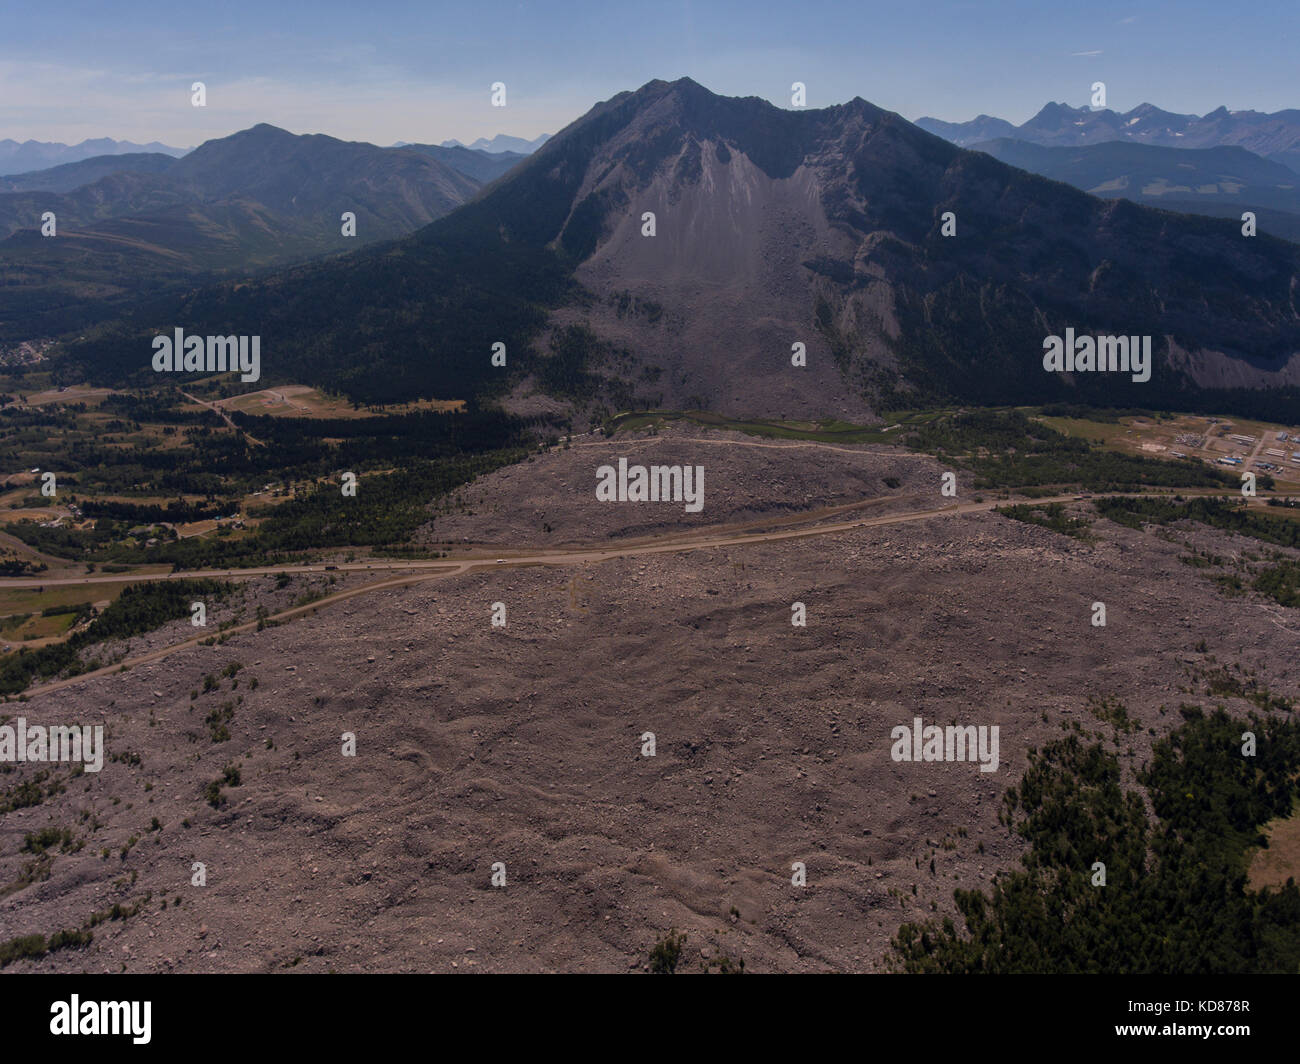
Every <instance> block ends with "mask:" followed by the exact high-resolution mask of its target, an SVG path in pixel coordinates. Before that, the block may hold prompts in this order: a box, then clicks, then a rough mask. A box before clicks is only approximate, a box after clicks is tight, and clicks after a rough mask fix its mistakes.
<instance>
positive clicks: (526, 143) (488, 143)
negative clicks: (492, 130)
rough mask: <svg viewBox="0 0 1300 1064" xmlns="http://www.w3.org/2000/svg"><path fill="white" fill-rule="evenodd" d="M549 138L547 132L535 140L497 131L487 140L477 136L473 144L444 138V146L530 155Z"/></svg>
mask: <svg viewBox="0 0 1300 1064" xmlns="http://www.w3.org/2000/svg"><path fill="white" fill-rule="evenodd" d="M550 139H551V135H550V134H549V133H543V134H542V135H541V136H540V137H537V138H536V139H535V140H524V139H523V138H522V137H508V136H506V135H505V134H504V133H498V134H497V135H496V136H495V137H493V138H492V139H491V140H489V139H488V138H487V137H479V139H478V140H476V141H475V142H474V143H473V144H462V143H461V142H460V141H458V140H444V141H443V142H442V147H444V148H466V147H467V148H469V149H470V150H471V151H486V152H503V151H508V152H514V153H515V154H517V155H531V154H532V153H533V152H535V151H536V150H537V149H538V148H540V147H541V146H542V145H543V144H545V143H546V142H547V141H548V140H550Z"/></svg>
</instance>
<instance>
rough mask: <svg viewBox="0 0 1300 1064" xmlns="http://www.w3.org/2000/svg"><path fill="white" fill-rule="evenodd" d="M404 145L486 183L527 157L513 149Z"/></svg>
mask: <svg viewBox="0 0 1300 1064" xmlns="http://www.w3.org/2000/svg"><path fill="white" fill-rule="evenodd" d="M394 147H396V145H394ZM402 147H403V148H404V149H405V150H406V151H418V152H420V153H421V154H423V155H428V156H430V157H431V158H434V159H437V160H438V161H439V162H441V163H444V164H445V165H447V166H450V167H451V168H452V169H453V170H459V171H460V172H461V173H462V174H465V175H466V176H467V177H472V178H473V179H474V180H475V181H478V182H481V183H482V184H485V185H486V184H488V183H489V182H491V181H495V180H496V179H497V178H498V177H500V176H501V175H502V174H504V173H506V172H507V171H509V170H510V169H511V168H513V167H514V165H515V163H517V162H518V161H519V160H520V159H523V158H526V156H524V155H521V154H520V153H518V152H513V151H501V152H488V151H483V150H482V149H479V148H460V147H456V148H447V147H442V146H440V145H437V144H404V145H402Z"/></svg>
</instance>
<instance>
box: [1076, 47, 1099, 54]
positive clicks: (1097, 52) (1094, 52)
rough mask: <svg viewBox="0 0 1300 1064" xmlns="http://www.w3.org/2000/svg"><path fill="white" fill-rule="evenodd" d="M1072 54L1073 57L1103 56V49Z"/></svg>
mask: <svg viewBox="0 0 1300 1064" xmlns="http://www.w3.org/2000/svg"><path fill="white" fill-rule="evenodd" d="M1070 54H1071V55H1101V49H1100V48H1098V49H1097V50H1096V51H1093V52H1071V53H1070Z"/></svg>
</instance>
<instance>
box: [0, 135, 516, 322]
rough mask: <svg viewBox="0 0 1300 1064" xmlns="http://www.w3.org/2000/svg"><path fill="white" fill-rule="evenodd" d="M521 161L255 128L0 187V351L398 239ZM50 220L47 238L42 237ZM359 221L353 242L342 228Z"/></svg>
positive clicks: (88, 162)
mask: <svg viewBox="0 0 1300 1064" xmlns="http://www.w3.org/2000/svg"><path fill="white" fill-rule="evenodd" d="M520 158H521V156H516V155H509V154H500V153H499V154H489V153H486V152H479V151H473V150H470V149H466V148H456V149H447V148H441V147H435V146H430V145H412V146H410V147H407V148H401V149H397V148H379V147H376V146H374V145H372V144H362V143H356V142H349V141H341V140H336V139H334V138H333V137H326V136H319V135H311V136H297V135H294V134H292V133H288V132H286V131H285V130H282V129H277V128H276V127H274V126H269V125H259V126H255V127H253V128H252V129H248V130H244V131H242V132H240V133H235V134H233V135H231V136H229V137H222V138H220V139H217V140H211V141H207V142H206V143H204V144H202V145H200V146H199V147H198V148H196V149H194V151H192V152H190V153H188V154H186V155H185V156H183V157H181V158H173V157H171V156H169V155H165V154H161V153H130V154H123V155H111V156H99V157H95V158H90V159H84V160H81V161H79V162H74V163H67V164H63V165H60V166H57V167H53V168H51V169H48V170H43V171H35V172H29V173H26V174H21V175H18V176H15V177H9V178H4V179H0V275H3V277H4V284H3V285H0V339H4V340H21V339H29V338H32V337H36V336H44V335H50V334H51V333H59V332H65V331H67V330H69V329H74V328H81V327H83V326H84V325H86V324H88V323H90V322H92V321H96V320H100V319H102V318H104V317H106V316H111V315H113V314H115V313H117V312H118V308H119V307H120V306H121V305H122V304H123V303H124V302H126V301H129V300H131V299H133V298H138V297H139V295H140V293H141V292H148V293H151V294H158V293H162V292H165V291H167V290H168V289H169V288H175V287H178V286H184V285H190V284H193V283H195V281H196V280H198V279H200V278H202V277H204V276H211V275H213V274H215V273H219V272H222V271H236V272H239V273H241V274H242V273H247V272H249V271H252V270H256V269H261V268H265V267H268V266H273V265H277V264H282V263H288V262H295V261H301V260H304V259H308V258H311V257H314V256H319V255H325V254H331V253H340V252H345V251H350V250H353V249H354V248H356V247H358V246H359V245H362V244H366V243H370V242H372V241H376V240H387V239H392V238H394V237H398V236H403V235H405V234H407V233H410V232H412V231H414V230H415V229H418V228H419V227H420V226H422V225H425V224H427V223H428V222H430V221H432V220H434V219H435V218H439V217H441V216H442V215H444V214H446V213H447V212H448V211H450V210H452V209H453V208H455V207H457V206H459V205H460V204H462V203H464V202H466V201H467V200H468V199H470V198H471V197H472V196H474V195H475V194H476V193H477V192H478V190H479V188H480V187H481V186H482V185H483V184H485V183H487V182H488V181H490V180H492V179H494V178H496V177H498V176H500V174H501V173H503V172H504V171H505V170H507V169H509V168H510V167H511V166H513V165H514V164H515V163H516V162H517V161H518V160H519V159H520ZM46 211H53V212H54V214H55V217H56V219H57V227H58V229H57V236H56V237H54V238H46V237H42V236H41V235H40V234H39V227H40V225H41V217H42V214H43V213H44V212H46ZM344 211H351V212H352V213H353V214H355V216H356V236H355V238H351V237H345V236H343V235H342V233H341V228H342V222H341V215H342V214H343V212H344Z"/></svg>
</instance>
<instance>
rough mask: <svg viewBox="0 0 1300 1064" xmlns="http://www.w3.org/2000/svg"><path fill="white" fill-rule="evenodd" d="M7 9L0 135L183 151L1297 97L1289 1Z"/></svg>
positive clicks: (229, 3) (216, 4) (321, 2)
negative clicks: (731, 109) (638, 123)
mask: <svg viewBox="0 0 1300 1064" xmlns="http://www.w3.org/2000/svg"><path fill="white" fill-rule="evenodd" d="M0 2H3V3H4V4H5V7H6V9H5V10H4V11H3V14H0V138H3V137H13V138H14V139H17V140H26V139H29V138H30V139H34V140H49V141H63V142H66V143H74V142H76V141H80V140H83V139H85V138H86V137H98V136H111V137H115V138H117V139H119V140H121V139H125V140H134V141H139V142H147V141H151V140H160V141H163V142H164V143H167V144H172V145H178V146H188V145H195V144H199V143H201V142H202V141H204V140H207V139H209V138H211V137H216V136H224V135H226V134H228V133H232V132H234V131H235V130H238V129H244V128H247V127H248V126H251V125H254V124H256V123H258V122H270V123H272V124H273V125H277V126H282V127H284V128H286V129H289V130H292V131H293V132H295V133H329V134H332V135H333V136H337V137H343V138H345V139H349V140H367V141H371V142H373V143H377V144H390V143H392V142H393V141H396V140H406V141H421V142H435V143H436V142H438V141H442V140H445V139H447V138H450V137H455V138H457V139H459V140H462V141H471V140H473V139H475V138H476V137H479V136H484V135H489V136H490V135H492V134H494V133H510V134H514V135H517V136H526V137H530V138H531V137H534V136H536V135H537V134H539V133H544V132H554V131H556V130H557V129H559V128H560V127H561V126H563V125H565V124H566V123H567V122H569V121H571V120H572V119H574V118H576V117H577V116H578V115H580V114H582V113H583V112H585V111H586V110H587V109H588V108H589V107H590V106H591V105H592V104H593V103H594V102H596V101H597V100H602V99H607V98H608V97H610V96H612V95H614V94H615V93H617V92H620V91H622V90H624V89H634V88H637V87H638V86H640V85H642V84H644V83H645V82H646V81H649V80H651V79H653V78H664V79H666V80H671V79H673V78H676V77H680V76H682V75H689V76H690V77H692V78H694V79H695V80H696V81H698V82H700V83H701V84H703V85H705V86H706V87H707V88H710V89H712V90H713V91H715V92H719V93H724V94H726V95H738V96H762V97H765V98H767V99H770V100H772V101H773V102H774V103H776V104H778V105H779V106H789V103H790V84H791V82H793V81H802V82H805V83H806V84H807V86H808V100H807V105H808V106H809V107H822V106H826V105H828V104H833V103H841V102H843V101H845V100H848V99H851V98H852V97H854V96H862V97H864V98H866V99H868V100H870V101H871V102H873V103H876V104H879V105H880V106H882V107H886V108H888V109H890V110H893V111H898V112H899V113H900V114H902V115H903V116H904V117H906V118H913V119H914V118H917V117H919V116H921V115H933V116H935V117H939V118H945V119H948V120H950V121H957V120H963V119H968V118H973V117H974V116H975V115H976V114H978V113H980V112H984V113H986V114H992V115H997V116H999V117H1002V118H1007V119H1009V120H1011V121H1013V122H1021V121H1024V120H1025V119H1026V118H1028V117H1030V115H1032V114H1033V113H1034V112H1036V111H1037V110H1038V109H1039V108H1040V107H1041V106H1042V105H1043V104H1044V103H1046V102H1047V101H1048V100H1059V101H1062V102H1065V103H1070V104H1074V105H1076V106H1079V105H1083V104H1085V103H1087V102H1088V96H1089V87H1090V86H1091V84H1092V82H1093V81H1104V82H1105V83H1106V86H1107V95H1108V99H1107V103H1108V104H1109V105H1110V106H1111V107H1112V108H1114V109H1116V110H1119V111H1124V110H1128V109H1129V108H1130V107H1133V106H1135V105H1137V104H1139V103H1142V102H1144V101H1147V102H1151V103H1154V104H1157V105H1159V106H1161V107H1163V108H1165V109H1166V110H1170V111H1180V112H1196V113H1198V114H1200V113H1204V112H1206V111H1209V110H1212V109H1214V108H1215V107H1218V106H1219V105H1220V104H1223V105H1226V106H1227V107H1228V108H1230V109H1232V110H1246V109H1251V108H1253V109H1255V110H1261V111H1276V110H1280V109H1282V108H1286V107H1300V76H1298V75H1297V68H1298V66H1300V64H1298V63H1297V54H1300V49H1298V46H1300V34H1298V33H1297V27H1298V26H1300V0H1251V2H1250V3H1249V4H1248V5H1245V6H1242V7H1236V5H1232V4H1226V3H1223V4H1211V3H1208V2H1202V0H1193V2H1191V3H1188V2H1186V0H1183V2H1180V3H1173V2H1168V3H1111V2H1108V0H1092V2H1089V0H1075V2H1071V3H1063V2H1060V0H1012V2H1001V3H1000V2H997V0H986V2H968V3H957V2H950V0H942V2H932V3H923V2H919V0H891V2H889V3H877V2H874V0H866V2H864V0H839V2H835V3H828V2H824V0H793V2H783V3H778V2H773V0H741V2H731V0H724V2H715V3H703V2H695V0H659V2H655V3H642V2H639V0H638V2H626V0H621V2H620V0H594V2H588V0H569V2H556V3H511V2H508V0H505V2H500V3H494V2H493V0H470V2H468V3H466V2H464V0H460V2H457V3H455V4H443V3H437V2H428V0H425V2H419V3H401V2H386V0H371V2H368V3H358V2H357V0H349V2H347V3H339V2H336V0H309V2H279V3H268V2H266V0H260V2H256V3H252V2H246V0H211V2H204V0H198V2H185V0H180V2H171V3H155V2H143V0H111V2H108V3H105V2H102V0H98V2H81V3H70V2H60V0H50V2H43V3H35V4H20V3H19V2H18V0H0ZM195 80H200V81H203V82H205V83H206V85H207V91H208V104H207V107H206V108H195V107H192V106H191V105H190V85H191V83H192V82H193V81H195ZM496 81H502V82H504V83H505V84H506V87H507V106H506V107H505V108H504V109H500V108H494V107H492V106H491V105H490V100H489V89H490V86H491V84H492V83H493V82H496Z"/></svg>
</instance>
